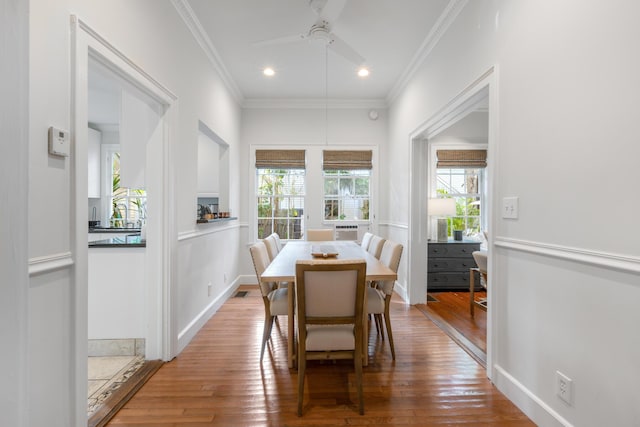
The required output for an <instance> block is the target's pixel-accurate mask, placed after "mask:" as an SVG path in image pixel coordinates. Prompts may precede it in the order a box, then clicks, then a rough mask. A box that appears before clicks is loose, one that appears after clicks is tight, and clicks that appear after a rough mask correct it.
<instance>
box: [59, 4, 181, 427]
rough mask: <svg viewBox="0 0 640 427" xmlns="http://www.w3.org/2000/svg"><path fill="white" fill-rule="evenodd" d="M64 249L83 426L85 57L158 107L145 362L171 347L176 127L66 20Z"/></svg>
mask: <svg viewBox="0 0 640 427" xmlns="http://www.w3.org/2000/svg"><path fill="white" fill-rule="evenodd" d="M71 35H72V39H71V90H72V93H71V140H72V152H71V156H72V160H71V162H72V163H71V164H72V178H71V191H72V195H71V201H72V207H71V215H72V218H71V248H72V253H73V254H74V258H75V262H74V267H73V273H72V289H73V295H72V298H73V306H74V314H73V316H74V320H73V322H72V324H73V330H72V331H71V333H72V336H73V342H74V348H73V350H72V357H73V359H74V360H73V362H74V363H73V366H74V376H75V377H74V378H73V384H74V385H75V388H74V392H75V393H74V394H75V396H74V402H75V407H74V416H75V424H76V425H79V426H80V425H83V426H86V422H87V408H86V406H87V339H88V329H87V318H88V303H87V300H88V298H87V296H88V291H87V280H88V246H87V218H88V216H87V213H88V203H87V141H88V131H87V123H88V117H87V115H88V113H87V112H88V102H87V100H88V66H89V59H90V58H91V59H92V60H96V61H98V62H100V63H101V64H103V65H105V66H107V67H108V68H109V69H110V70H111V71H113V72H114V73H115V74H117V75H118V76H120V77H122V78H124V79H125V80H126V81H128V82H130V83H131V84H133V85H134V86H136V87H137V88H138V89H140V90H142V91H143V92H145V93H146V94H148V95H149V96H150V97H151V98H153V99H154V100H156V101H157V102H158V103H159V104H161V105H162V106H163V108H164V114H163V116H162V118H161V120H160V121H161V126H162V129H163V136H162V138H161V139H162V140H161V142H159V146H155V147H148V149H147V171H146V173H145V177H146V187H147V190H148V193H149V194H150V197H149V201H148V203H149V211H150V212H152V215H150V216H149V218H148V223H147V242H148V245H147V248H146V255H145V266H144V267H145V288H146V289H147V294H146V298H147V301H148V302H149V304H148V307H147V310H146V321H147V324H148V332H147V337H146V338H147V345H146V357H147V358H148V359H162V360H170V359H171V358H173V357H174V356H175V353H176V349H177V333H176V330H177V324H176V322H177V319H176V316H175V314H176V301H175V298H172V296H173V295H175V294H176V293H175V283H176V280H175V268H174V267H175V265H176V262H175V255H174V254H175V250H174V247H175V245H176V244H177V231H176V221H175V217H176V215H175V203H174V198H175V196H174V184H173V183H174V179H173V164H172V162H171V159H172V158H174V156H172V155H171V151H172V144H171V143H170V142H171V141H172V140H173V139H174V138H172V136H173V135H172V134H173V133H174V132H175V129H176V126H175V125H174V124H175V123H176V117H177V114H176V109H177V97H176V96H175V95H174V94H172V93H171V91H169V90H168V89H166V88H165V87H164V86H162V85H161V84H160V83H159V82H157V81H156V80H154V79H153V78H152V77H151V76H150V75H149V74H147V73H146V72H145V71H144V70H143V69H142V68H141V67H140V66H138V65H136V64H135V63H134V62H133V61H131V60H130V59H129V58H128V57H127V56H126V55H125V54H124V53H122V52H121V51H120V50H118V49H116V48H115V47H114V46H113V45H111V44H110V43H109V42H108V41H106V40H105V39H104V38H103V37H101V36H100V35H99V34H98V33H96V32H95V31H94V30H93V29H91V28H90V27H89V26H88V25H87V24H86V23H84V22H83V21H81V20H80V19H78V18H77V17H76V16H74V15H72V16H71Z"/></svg>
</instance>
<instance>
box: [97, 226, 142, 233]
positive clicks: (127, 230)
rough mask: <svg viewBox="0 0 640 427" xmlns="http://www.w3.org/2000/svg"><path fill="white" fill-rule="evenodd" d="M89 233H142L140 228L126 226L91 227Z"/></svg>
mask: <svg viewBox="0 0 640 427" xmlns="http://www.w3.org/2000/svg"><path fill="white" fill-rule="evenodd" d="M89 233H140V229H139V228H124V227H89Z"/></svg>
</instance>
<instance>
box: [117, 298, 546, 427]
mask: <svg viewBox="0 0 640 427" xmlns="http://www.w3.org/2000/svg"><path fill="white" fill-rule="evenodd" d="M241 289H242V290H248V291H249V292H248V294H247V296H245V297H243V298H231V299H230V300H229V301H227V302H226V303H225V304H224V306H223V307H222V308H221V309H220V310H219V311H218V312H217V313H216V314H215V315H214V316H213V317H212V318H211V319H210V320H209V321H208V322H207V324H206V325H205V326H204V327H203V328H202V329H201V330H200V332H199V333H198V334H197V335H196V337H195V338H194V339H193V340H192V341H191V343H190V344H189V345H188V346H187V348H186V349H185V350H184V351H183V352H182V353H181V354H180V355H179V356H178V357H177V358H176V359H174V360H173V361H171V362H169V363H166V364H164V365H163V366H162V367H161V368H160V369H159V370H158V372H157V373H156V374H155V375H154V376H153V377H152V378H151V379H150V380H149V381H148V382H147V383H146V384H145V385H144V386H143V387H142V388H141V389H140V390H139V391H138V393H137V394H136V395H135V396H134V397H133V398H132V399H131V400H130V401H129V402H128V403H127V404H126V405H125V406H124V407H123V408H122V409H121V410H120V411H119V412H118V413H117V414H116V416H115V417H114V418H113V419H112V420H111V422H110V423H109V424H108V425H109V426H126V425H130V426H134V425H135V426H310V425H327V426H329V425H330V426H338V425H350V426H351V425H420V426H430V425H452V424H467V425H473V426H533V425H534V424H533V423H532V422H531V421H530V420H528V419H527V417H526V416H525V415H524V414H523V413H522V412H521V411H520V410H519V409H518V408H516V407H515V405H513V404H512V403H511V402H510V401H509V400H508V399H507V398H506V397H505V396H504V395H502V394H501V393H500V392H499V391H498V390H497V389H496V388H495V387H494V386H493V385H492V384H491V382H490V381H489V380H488V379H487V378H486V374H485V370H484V369H483V368H482V367H481V366H480V365H479V364H478V363H477V362H476V361H475V360H474V359H472V358H471V357H470V356H469V355H468V354H467V353H466V352H465V351H463V350H462V349H461V348H460V347H459V346H458V345H456V344H455V343H454V342H453V341H452V340H451V339H449V337H448V336H447V335H445V334H444V333H443V332H442V331H441V330H440V329H439V328H438V327H437V326H436V325H434V324H433V323H432V322H431V321H430V320H428V319H427V318H426V317H425V315H424V314H423V313H422V312H420V311H419V310H418V309H417V308H415V307H411V306H409V305H406V304H405V303H404V302H402V301H401V300H400V299H399V298H397V297H394V300H393V301H392V307H391V319H392V327H393V333H394V341H395V346H396V355H397V360H396V361H395V362H393V360H392V359H391V352H390V350H389V347H388V343H387V342H386V341H384V342H381V341H380V339H379V337H377V336H376V333H375V326H373V329H372V334H371V338H370V341H369V366H367V367H365V368H364V395H365V415H363V416H361V415H358V409H357V396H356V391H355V387H354V384H353V383H354V372H353V365H352V364H351V363H349V361H338V362H337V363H335V364H334V363H332V362H324V363H322V362H315V363H309V366H308V367H307V381H306V392H305V401H304V415H303V416H302V417H298V416H297V415H296V405H297V403H296V402H297V401H296V399H297V389H296V388H297V373H296V371H295V370H289V369H288V368H287V361H286V354H287V342H286V319H284V318H283V319H280V323H279V327H278V325H276V326H275V327H274V329H273V333H272V336H271V340H270V342H269V345H268V349H267V350H266V352H265V356H264V360H263V362H262V364H260V362H259V355H260V342H261V334H262V322H263V318H264V308H263V303H262V300H261V297H260V292H259V291H258V290H257V288H256V287H242V288H241Z"/></svg>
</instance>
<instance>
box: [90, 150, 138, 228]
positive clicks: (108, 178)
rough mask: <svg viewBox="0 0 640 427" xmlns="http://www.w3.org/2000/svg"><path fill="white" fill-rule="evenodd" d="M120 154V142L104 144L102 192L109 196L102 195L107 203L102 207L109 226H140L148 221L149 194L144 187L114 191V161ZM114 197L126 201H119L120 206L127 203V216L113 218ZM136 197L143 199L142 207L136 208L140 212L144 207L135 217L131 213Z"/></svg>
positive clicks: (102, 152)
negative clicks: (121, 192) (117, 192)
mask: <svg viewBox="0 0 640 427" xmlns="http://www.w3.org/2000/svg"><path fill="white" fill-rule="evenodd" d="M119 154H120V145H118V144H103V145H102V150H101V156H102V158H103V161H104V163H103V164H104V165H105V167H104V168H102V169H103V171H104V172H103V175H102V179H103V182H102V189H103V193H102V194H108V197H102V199H103V200H104V201H105V203H104V204H103V206H101V208H102V210H103V211H104V212H103V214H104V217H105V218H107V222H108V224H109V227H113V228H127V227H128V226H129V225H130V224H131V225H132V226H136V227H138V228H139V227H141V226H142V225H143V224H144V223H145V222H146V217H147V215H146V213H147V201H148V196H147V194H146V190H144V189H135V188H127V187H120V188H121V189H122V190H124V192H125V194H119V195H115V193H114V192H113V177H114V173H113V162H114V157H116V156H117V155H119ZM135 192H142V193H143V194H141V193H135ZM114 197H118V198H119V199H121V200H123V201H124V203H118V206H120V205H125V206H126V207H127V208H126V209H125V218H120V219H115V220H114V219H113V218H112V214H113V200H114ZM134 199H143V201H142V204H141V207H138V209H136V211H138V212H139V209H142V214H141V215H137V216H136V217H133V216H132V215H131V213H132V212H133V210H132V209H131V206H132V204H133V205H137V203H134V202H133V200H134ZM119 210H120V209H119ZM118 221H119V222H120V224H117V222H118Z"/></svg>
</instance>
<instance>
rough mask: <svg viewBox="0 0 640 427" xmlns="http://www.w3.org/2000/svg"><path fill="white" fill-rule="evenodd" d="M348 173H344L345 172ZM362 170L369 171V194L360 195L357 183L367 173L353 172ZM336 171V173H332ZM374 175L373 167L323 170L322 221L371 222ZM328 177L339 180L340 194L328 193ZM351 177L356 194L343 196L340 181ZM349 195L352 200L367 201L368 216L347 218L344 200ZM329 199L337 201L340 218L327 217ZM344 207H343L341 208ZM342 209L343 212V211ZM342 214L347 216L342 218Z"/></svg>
mask: <svg viewBox="0 0 640 427" xmlns="http://www.w3.org/2000/svg"><path fill="white" fill-rule="evenodd" d="M345 172H346V173H347V174H344V175H343V173H345ZM362 172H368V174H367V175H366V179H367V182H368V185H367V187H368V188H367V194H366V196H363V195H359V194H357V193H358V191H357V188H356V187H357V185H356V181H357V179H359V178H360V179H361V178H363V177H365V175H364V174H363V175H360V176H359V175H352V173H362ZM332 173H335V174H332ZM372 176H373V172H372V169H341V170H332V169H324V168H323V170H322V196H323V197H322V221H323V222H325V223H341V222H350V223H356V224H357V223H369V222H370V221H371V199H372V196H371V193H372V191H371V187H372ZM327 179H337V180H338V194H337V195H333V194H329V195H328V194H327ZM346 179H349V180H350V181H352V183H353V192H354V194H353V195H352V196H343V195H340V188H342V187H341V185H340V181H341V180H346ZM347 197H349V198H350V199H352V200H354V201H355V200H363V201H366V202H367V210H368V213H367V216H368V218H359V219H354V218H346V215H345V214H344V200H346V198H347ZM327 201H335V202H336V207H337V209H338V218H327V217H326V206H327ZM341 208H342V209H341ZM355 209H360V210H362V209H364V206H363V207H359V208H355ZM341 211H342V213H341ZM340 216H345V218H340Z"/></svg>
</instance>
